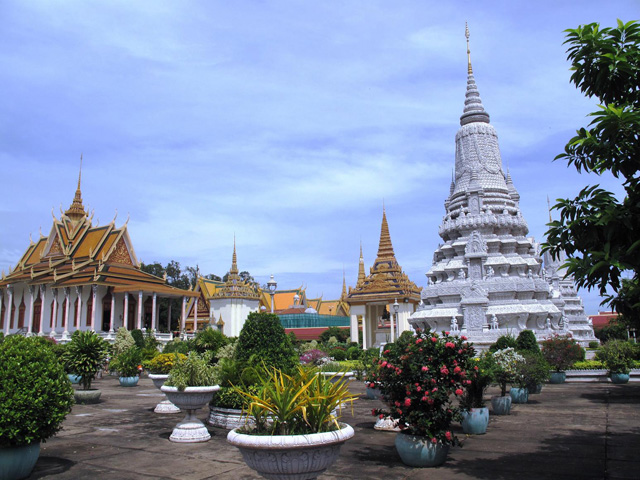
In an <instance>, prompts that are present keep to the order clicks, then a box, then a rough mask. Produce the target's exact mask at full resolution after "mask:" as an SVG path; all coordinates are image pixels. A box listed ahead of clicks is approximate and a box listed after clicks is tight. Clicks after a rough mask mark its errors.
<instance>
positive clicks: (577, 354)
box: [541, 333, 585, 372]
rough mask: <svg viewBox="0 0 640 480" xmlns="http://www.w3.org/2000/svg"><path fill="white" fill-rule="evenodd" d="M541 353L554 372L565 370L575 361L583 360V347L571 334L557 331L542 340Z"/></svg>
mask: <svg viewBox="0 0 640 480" xmlns="http://www.w3.org/2000/svg"><path fill="white" fill-rule="evenodd" d="M541 351H542V355H543V356H544V358H545V360H546V361H547V362H549V364H550V365H551V366H552V367H553V368H555V369H556V372H560V371H562V370H566V369H567V368H569V367H571V365H573V364H574V363H575V362H577V361H579V360H584V355H585V353H584V349H583V348H582V347H581V346H580V345H579V344H578V342H576V341H575V340H574V339H573V338H571V335H558V334H557V333H556V334H555V335H553V336H552V337H550V338H547V339H546V340H544V341H543V342H542V349H541Z"/></svg>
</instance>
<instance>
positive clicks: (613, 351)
mask: <svg viewBox="0 0 640 480" xmlns="http://www.w3.org/2000/svg"><path fill="white" fill-rule="evenodd" d="M634 357H635V348H634V346H633V344H631V343H629V342H628V341H626V340H609V341H608V342H606V343H605V344H604V345H602V346H601V347H600V349H599V350H598V352H597V353H596V359H597V360H600V361H601V362H602V363H604V366H605V368H606V369H607V370H608V372H609V377H610V378H611V382H612V383H618V384H620V383H627V382H628V381H629V373H630V372H631V368H632V367H633V363H634V362H633V360H634Z"/></svg>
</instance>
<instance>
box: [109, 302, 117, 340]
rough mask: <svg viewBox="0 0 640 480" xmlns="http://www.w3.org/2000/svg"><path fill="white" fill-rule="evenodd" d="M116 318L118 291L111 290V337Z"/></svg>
mask: <svg viewBox="0 0 640 480" xmlns="http://www.w3.org/2000/svg"><path fill="white" fill-rule="evenodd" d="M115 319H116V292H113V291H112V292H111V312H110V314H109V337H111V335H113V333H114V330H113V322H114V321H115Z"/></svg>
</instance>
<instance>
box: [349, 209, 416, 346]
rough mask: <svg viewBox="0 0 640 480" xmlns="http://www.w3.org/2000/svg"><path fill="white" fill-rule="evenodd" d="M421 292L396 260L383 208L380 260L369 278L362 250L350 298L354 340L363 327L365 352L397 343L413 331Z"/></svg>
mask: <svg viewBox="0 0 640 480" xmlns="http://www.w3.org/2000/svg"><path fill="white" fill-rule="evenodd" d="M420 290H421V289H420V288H418V287H417V286H416V284H415V283H413V282H412V281H411V280H409V277H408V276H407V275H406V274H405V273H404V272H403V271H402V267H400V265H399V264H398V261H397V260H396V256H395V253H394V251H393V245H392V243H391V235H390V234H389V224H388V223H387V214H386V212H385V210H384V209H383V210H382V226H381V228H380V243H379V245H378V256H377V258H376V261H375V262H374V264H373V266H372V267H371V269H370V272H369V275H368V276H365V268H364V259H363V256H362V246H361V247H360V264H359V269H358V282H357V283H356V286H355V287H354V288H351V289H350V290H349V293H348V295H347V303H348V304H349V307H350V317H351V341H353V342H357V341H358V332H359V330H360V328H361V329H362V347H363V348H365V349H366V348H369V347H372V346H379V345H381V344H383V343H387V342H393V341H394V339H395V338H397V336H398V335H399V334H400V333H402V332H403V331H405V330H409V328H410V327H409V317H410V316H411V314H412V313H413V312H414V311H415V310H416V305H417V304H418V303H419V302H420ZM394 307H395V308H394ZM396 309H397V312H396ZM387 317H389V322H388V323H387V320H386V318H387ZM396 317H397V318H396Z"/></svg>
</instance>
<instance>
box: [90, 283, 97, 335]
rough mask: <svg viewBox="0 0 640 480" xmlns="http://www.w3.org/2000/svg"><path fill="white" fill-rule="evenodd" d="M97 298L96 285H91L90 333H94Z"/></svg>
mask: <svg viewBox="0 0 640 480" xmlns="http://www.w3.org/2000/svg"><path fill="white" fill-rule="evenodd" d="M97 298H98V285H91V327H90V328H91V331H92V332H95V331H96V328H95V324H96V323H95V322H96V299H97Z"/></svg>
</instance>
